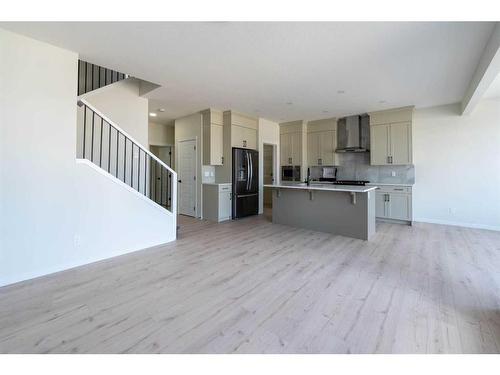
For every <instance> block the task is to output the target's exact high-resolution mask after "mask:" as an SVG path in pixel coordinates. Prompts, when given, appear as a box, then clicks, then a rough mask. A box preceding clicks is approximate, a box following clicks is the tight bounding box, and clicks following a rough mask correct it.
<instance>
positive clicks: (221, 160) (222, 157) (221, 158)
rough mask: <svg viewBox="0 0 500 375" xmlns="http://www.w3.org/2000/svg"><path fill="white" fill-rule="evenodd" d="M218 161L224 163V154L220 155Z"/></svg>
mask: <svg viewBox="0 0 500 375" xmlns="http://www.w3.org/2000/svg"><path fill="white" fill-rule="evenodd" d="M220 162H221V164H224V156H221V157H220Z"/></svg>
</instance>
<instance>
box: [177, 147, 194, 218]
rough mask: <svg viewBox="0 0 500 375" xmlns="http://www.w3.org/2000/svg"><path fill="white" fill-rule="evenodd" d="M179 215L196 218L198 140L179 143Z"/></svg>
mask: <svg viewBox="0 0 500 375" xmlns="http://www.w3.org/2000/svg"><path fill="white" fill-rule="evenodd" d="M178 167H179V172H178V179H179V185H178V186H179V189H178V192H179V213H180V214H181V215H188V216H196V140H194V139H192V140H189V141H182V142H179V162H178Z"/></svg>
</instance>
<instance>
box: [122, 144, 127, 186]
mask: <svg viewBox="0 0 500 375" xmlns="http://www.w3.org/2000/svg"><path fill="white" fill-rule="evenodd" d="M123 137H124V138H125V139H124V140H123V144H124V156H123V182H125V183H127V181H126V180H127V173H126V170H127V137H126V136H123Z"/></svg>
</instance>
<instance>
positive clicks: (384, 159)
mask: <svg viewBox="0 0 500 375" xmlns="http://www.w3.org/2000/svg"><path fill="white" fill-rule="evenodd" d="M389 129H390V125H375V126H371V127H370V164H371V165H387V164H389V163H388V160H389V159H388V158H389Z"/></svg>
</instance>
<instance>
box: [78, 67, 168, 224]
mask: <svg viewBox="0 0 500 375" xmlns="http://www.w3.org/2000/svg"><path fill="white" fill-rule="evenodd" d="M78 65H79V68H78V73H79V74H78V93H79V95H83V94H85V93H88V92H90V91H92V90H96V89H98V88H101V87H104V86H107V85H110V84H113V83H115V82H118V81H121V80H123V79H127V78H129V76H128V75H126V74H123V73H120V72H116V71H113V70H111V69H107V68H103V67H100V66H97V65H95V64H90V63H88V62H85V61H79V64H78ZM77 104H78V119H79V121H78V123H77V126H78V129H77V159H78V160H87V161H90V162H91V163H92V164H93V165H94V166H97V167H99V168H100V170H101V171H104V172H105V173H106V175H107V176H108V177H109V178H111V179H113V180H114V181H115V182H119V183H120V184H123V185H124V186H125V187H126V188H127V189H129V190H130V191H131V192H132V193H134V194H138V195H141V196H142V197H145V198H148V199H149V200H150V201H151V202H154V204H156V205H158V206H160V207H162V208H163V209H164V210H165V212H166V213H167V214H169V215H171V216H172V226H173V233H175V232H176V228H177V183H176V182H177V173H176V172H175V171H174V170H172V169H171V168H170V167H169V166H167V165H166V164H165V163H164V162H162V161H161V160H160V159H158V158H157V157H156V156H155V155H154V154H152V153H151V152H150V151H149V150H148V149H147V148H146V147H144V146H143V145H141V144H140V143H138V142H137V141H136V140H135V139H134V138H133V137H132V136H130V135H129V134H128V133H127V132H125V131H124V130H123V129H122V128H120V126H119V125H118V124H116V123H114V122H113V121H112V120H111V119H109V118H108V117H106V115H105V114H103V113H101V112H100V111H99V110H98V109H97V108H95V107H94V106H93V105H92V104H91V103H89V102H88V101H86V100H85V99H84V98H82V97H79V99H78V103H77Z"/></svg>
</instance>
